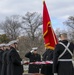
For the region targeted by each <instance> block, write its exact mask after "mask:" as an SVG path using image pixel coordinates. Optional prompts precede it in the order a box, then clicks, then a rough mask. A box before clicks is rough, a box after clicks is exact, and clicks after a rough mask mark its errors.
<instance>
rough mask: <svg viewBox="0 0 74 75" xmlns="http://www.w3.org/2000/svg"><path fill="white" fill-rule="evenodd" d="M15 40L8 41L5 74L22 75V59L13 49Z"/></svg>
mask: <svg viewBox="0 0 74 75" xmlns="http://www.w3.org/2000/svg"><path fill="white" fill-rule="evenodd" d="M15 42H16V41H11V42H10V44H11V45H10V50H9V52H8V53H7V75H22V73H23V65H22V64H21V62H22V59H21V58H20V56H19V54H18V52H17V51H16V49H15V44H14V43H15Z"/></svg>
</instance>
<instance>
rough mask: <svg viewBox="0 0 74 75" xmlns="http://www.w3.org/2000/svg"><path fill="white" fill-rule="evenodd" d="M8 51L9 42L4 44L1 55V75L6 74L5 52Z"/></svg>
mask: <svg viewBox="0 0 74 75" xmlns="http://www.w3.org/2000/svg"><path fill="white" fill-rule="evenodd" d="M8 51H9V44H5V47H4V52H3V55H2V70H1V75H7V53H8Z"/></svg>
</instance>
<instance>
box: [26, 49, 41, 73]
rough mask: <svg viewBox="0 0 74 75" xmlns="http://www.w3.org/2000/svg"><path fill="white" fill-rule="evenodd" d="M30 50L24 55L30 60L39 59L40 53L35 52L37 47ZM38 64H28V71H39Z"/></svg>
mask: <svg viewBox="0 0 74 75" xmlns="http://www.w3.org/2000/svg"><path fill="white" fill-rule="evenodd" d="M32 49H33V50H31V51H30V52H28V53H26V54H25V57H27V58H29V61H30V62H36V61H41V56H40V54H38V53H37V48H32ZM39 69H40V65H37V64H29V69H28V73H39Z"/></svg>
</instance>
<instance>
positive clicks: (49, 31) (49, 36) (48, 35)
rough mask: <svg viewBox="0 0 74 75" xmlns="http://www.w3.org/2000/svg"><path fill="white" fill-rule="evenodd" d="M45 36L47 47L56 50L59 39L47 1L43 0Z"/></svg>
mask: <svg viewBox="0 0 74 75" xmlns="http://www.w3.org/2000/svg"><path fill="white" fill-rule="evenodd" d="M43 37H44V43H45V47H46V48H49V49H52V50H54V47H55V45H56V44H57V42H58V41H57V38H56V35H55V33H54V30H53V28H52V25H51V20H50V17H49V14H48V10H47V6H46V3H45V1H43Z"/></svg>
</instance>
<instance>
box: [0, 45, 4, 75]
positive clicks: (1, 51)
mask: <svg viewBox="0 0 74 75" xmlns="http://www.w3.org/2000/svg"><path fill="white" fill-rule="evenodd" d="M4 45H5V44H0V75H1V70H2V55H3V52H4V50H3V49H4V48H3V47H4Z"/></svg>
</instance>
